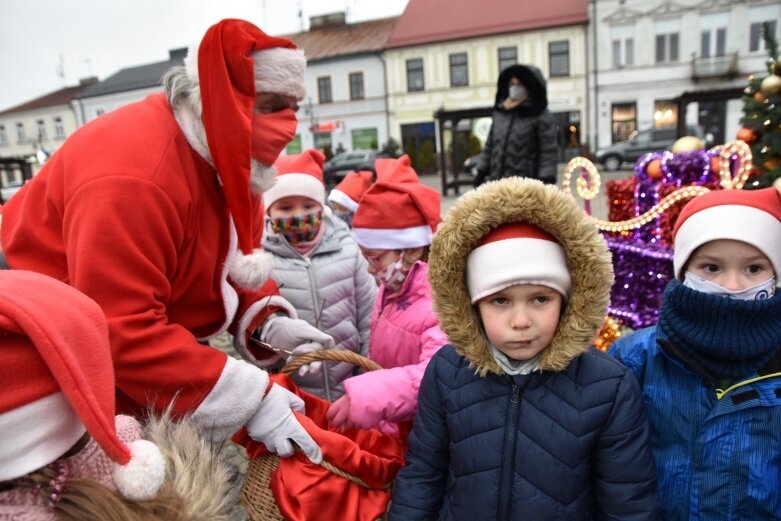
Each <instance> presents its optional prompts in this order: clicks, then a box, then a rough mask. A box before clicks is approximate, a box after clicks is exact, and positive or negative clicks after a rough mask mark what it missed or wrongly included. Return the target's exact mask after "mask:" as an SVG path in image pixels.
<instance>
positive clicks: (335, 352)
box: [280, 349, 382, 375]
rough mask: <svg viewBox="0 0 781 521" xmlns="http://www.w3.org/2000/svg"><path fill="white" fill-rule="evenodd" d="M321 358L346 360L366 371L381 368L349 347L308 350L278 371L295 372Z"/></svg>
mask: <svg viewBox="0 0 781 521" xmlns="http://www.w3.org/2000/svg"><path fill="white" fill-rule="evenodd" d="M321 360H327V361H329V362H347V363H348V364H353V365H357V366H358V367H361V368H363V369H365V370H367V371H376V370H377V369H382V366H380V364H378V363H377V362H375V361H373V360H369V359H368V358H366V357H365V356H362V355H359V354H358V353H354V352H352V351H350V350H349V349H321V350H319V351H310V352H309V353H304V354H302V355H300V356H296V357H295V358H293V360H291V361H290V362H288V363H287V364H285V367H283V368H282V370H281V371H280V372H281V373H283V374H287V375H290V374H293V373H294V372H296V371H297V370H298V369H299V368H300V367H301V366H302V365H306V364H310V363H312V362H318V361H321Z"/></svg>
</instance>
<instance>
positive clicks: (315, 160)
mask: <svg viewBox="0 0 781 521" xmlns="http://www.w3.org/2000/svg"><path fill="white" fill-rule="evenodd" d="M323 163H325V156H324V155H323V154H322V152H320V151H319V150H314V149H312V148H310V149H307V150H304V152H303V153H301V154H291V155H287V156H280V157H279V159H277V161H276V163H274V167H275V168H276V169H277V173H276V175H275V176H274V179H275V181H276V182H275V183H274V186H272V187H271V188H269V189H268V190H266V191H265V192H264V193H263V204H264V205H265V207H266V211H268V209H269V208H271V205H272V204H274V203H275V202H277V201H278V200H280V199H282V198H283V197H291V196H294V195H298V196H301V197H308V198H309V199H312V200H313V201H316V202H318V203H320V205H321V206H322V205H324V204H325V184H323Z"/></svg>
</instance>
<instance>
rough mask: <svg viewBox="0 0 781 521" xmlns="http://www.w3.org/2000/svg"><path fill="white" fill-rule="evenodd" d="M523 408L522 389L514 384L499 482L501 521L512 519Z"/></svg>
mask: <svg viewBox="0 0 781 521" xmlns="http://www.w3.org/2000/svg"><path fill="white" fill-rule="evenodd" d="M520 408H521V388H520V386H518V384H516V383H513V388H512V397H511V398H510V410H509V413H508V416H509V418H508V419H509V424H508V426H507V430H506V431H505V432H506V435H505V444H504V454H503V455H502V469H501V474H500V480H499V519H500V521H509V519H510V493H511V491H512V485H513V466H514V460H515V437H516V435H517V433H518V411H519V410H520Z"/></svg>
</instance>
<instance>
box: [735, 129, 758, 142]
mask: <svg viewBox="0 0 781 521" xmlns="http://www.w3.org/2000/svg"><path fill="white" fill-rule="evenodd" d="M737 137H738V139H739V140H741V141H745V142H746V143H748V144H749V145H750V144H752V143H753V142H754V141H756V140H757V133H756V132H754V131H753V130H751V129H750V128H746V127H743V128H741V129H740V130H738V136H737Z"/></svg>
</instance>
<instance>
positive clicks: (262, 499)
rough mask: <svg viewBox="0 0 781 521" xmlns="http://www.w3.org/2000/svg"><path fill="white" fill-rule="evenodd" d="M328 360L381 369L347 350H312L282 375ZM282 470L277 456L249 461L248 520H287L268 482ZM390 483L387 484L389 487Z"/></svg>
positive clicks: (245, 491) (245, 499)
mask: <svg viewBox="0 0 781 521" xmlns="http://www.w3.org/2000/svg"><path fill="white" fill-rule="evenodd" d="M319 360H327V361H330V362H348V363H351V364H353V365H357V366H359V367H362V368H363V369H365V370H367V371H374V370H377V369H380V368H381V367H380V366H379V365H378V364H377V363H376V362H373V361H371V360H369V359H368V358H366V357H364V356H361V355H359V354H356V353H354V352H352V351H348V350H345V349H323V350H321V351H313V352H311V353H306V354H303V355H301V356H298V357H296V358H295V359H294V360H292V361H291V362H290V363H288V364H287V365H285V367H283V368H282V371H281V372H282V373H284V374H287V375H289V374H292V373H294V372H295V371H297V370H298V368H299V367H301V366H302V365H304V364H308V363H311V362H316V361H319ZM320 465H322V466H323V467H324V468H326V469H328V470H329V471H331V472H333V473H334V474H336V475H338V476H341V477H343V478H344V479H347V480H350V481H352V482H353V483H357V484H359V485H361V486H363V487H366V488H372V487H370V486H369V485H368V484H367V483H365V482H364V481H363V480H361V479H360V478H358V477H356V476H352V475H350V474H347V473H346V472H344V471H342V470H340V469H338V468H337V467H335V466H333V465H331V464H330V463H328V462H327V461H325V460H324V461H323V462H322V463H321V464H320ZM278 467H279V457H278V456H276V455H274V454H269V455H267V456H261V457H259V458H254V459H251V460H250V461H249V464H248V466H247V473H246V474H245V476H244V487H243V488H242V491H241V502H242V504H243V505H244V508H245V509H246V511H247V519H249V520H250V521H284V520H285V518H284V517H282V514H280V512H279V508H278V507H277V503H276V501H275V500H274V495H273V494H272V492H271V487H270V486H269V483H270V482H271V473H272V472H274V471H275V470H276V469H277V468H278ZM390 486H391V484H390V483H389V484H388V485H386V487H387V488H390Z"/></svg>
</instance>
